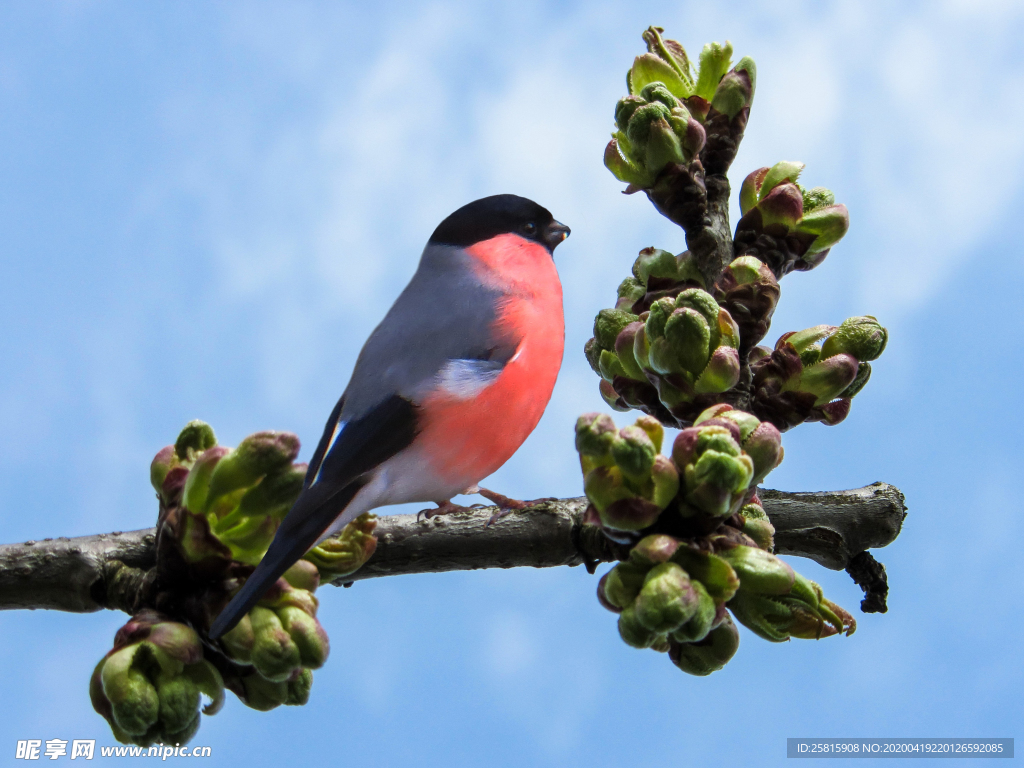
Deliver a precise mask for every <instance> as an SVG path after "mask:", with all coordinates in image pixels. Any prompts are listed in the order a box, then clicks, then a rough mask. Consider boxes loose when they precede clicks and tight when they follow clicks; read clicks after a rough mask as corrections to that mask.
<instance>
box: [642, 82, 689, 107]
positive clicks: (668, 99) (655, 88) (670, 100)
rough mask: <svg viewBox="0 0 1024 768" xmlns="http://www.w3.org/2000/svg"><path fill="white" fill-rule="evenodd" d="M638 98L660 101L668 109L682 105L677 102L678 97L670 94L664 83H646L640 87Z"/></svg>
mask: <svg viewBox="0 0 1024 768" xmlns="http://www.w3.org/2000/svg"><path fill="white" fill-rule="evenodd" d="M640 98H641V99H643V100H645V101H648V102H655V101H657V102H660V103H661V104H664V105H665V106H666V107H668V108H669V110H673V109H676V108H677V107H681V106H682V105H681V104H680V103H679V99H677V98H676V97H675V96H673V95H672V93H671V92H670V91H669V89H668V88H666V87H665V84H664V83H648V84H647V85H645V86H644V87H643V89H641V91H640Z"/></svg>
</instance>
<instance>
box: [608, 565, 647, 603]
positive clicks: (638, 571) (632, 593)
mask: <svg viewBox="0 0 1024 768" xmlns="http://www.w3.org/2000/svg"><path fill="white" fill-rule="evenodd" d="M646 572H647V569H646V567H641V566H637V565H635V564H633V563H619V564H618V565H616V566H615V567H614V568H612V569H611V570H610V571H608V573H606V574H605V576H604V578H603V579H602V581H603V582H604V597H605V599H606V600H607V601H608V602H609V603H611V604H612V605H614V606H615V607H617V608H618V609H620V610H623V609H625V608H628V607H629V606H630V605H632V604H633V601H634V600H636V596H637V595H639V594H640V588H641V587H642V586H643V583H644V575H645V574H646Z"/></svg>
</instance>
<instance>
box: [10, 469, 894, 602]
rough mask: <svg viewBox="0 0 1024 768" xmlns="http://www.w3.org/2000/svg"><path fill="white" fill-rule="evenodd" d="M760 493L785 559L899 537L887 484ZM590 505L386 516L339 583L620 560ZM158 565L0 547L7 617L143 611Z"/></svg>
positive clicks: (100, 541)
mask: <svg viewBox="0 0 1024 768" xmlns="http://www.w3.org/2000/svg"><path fill="white" fill-rule="evenodd" d="M759 495H760V497H761V499H762V501H763V502H764V508H765V511H766V512H767V513H768V516H769V517H770V518H771V521H772V524H773V525H774V526H775V529H776V531H777V533H776V549H777V551H778V552H779V553H780V554H789V555H798V556H800V557H810V558H812V559H814V560H816V561H817V562H819V563H821V564H822V565H825V566H826V567H828V568H833V569H837V570H838V569H842V568H845V567H846V566H847V565H848V564H849V562H850V560H851V558H853V557H854V556H855V555H857V554H858V553H860V552H862V551H864V550H866V549H868V548H873V547H884V546H886V545H887V544H889V543H891V542H892V541H893V540H894V539H895V538H896V536H898V535H899V532H900V527H901V525H902V523H903V518H904V516H905V511H904V510H905V507H904V506H903V494H901V493H900V492H899V490H897V489H896V488H894V487H893V486H891V485H887V484H885V483H875V484H874V485H870V486H867V487H866V488H858V489H855V490H851V491H836V492H831V493H784V492H782V491H770V490H762V491H760V492H759ZM585 508H586V499H583V498H578V499H562V500H559V501H554V502H546V503H543V504H539V505H537V506H535V507H531V508H530V509H528V510H524V511H522V512H513V513H512V514H509V515H508V516H506V517H504V518H502V519H500V520H498V521H497V522H496V523H494V524H493V525H490V526H488V525H487V521H488V520H489V519H490V517H491V514H492V513H493V512H494V508H493V507H485V508H483V509H477V510H471V511H468V512H461V513H456V514H452V515H441V516H438V517H434V518H432V519H430V520H417V519H416V516H415V515H390V516H386V517H381V518H380V521H379V523H378V526H377V537H378V546H377V551H376V553H375V554H374V556H373V557H372V558H371V559H370V561H369V562H368V563H366V565H364V566H363V567H362V569H360V570H359V571H358V572H357V573H355V574H353V575H352V576H348V577H345V578H344V579H339V580H338V583H342V582H352V581H357V580H360V579H372V578H376V577H379V576H397V575H400V574H407V573H438V572H442V571H464V570H474V569H477V568H515V567H518V566H533V567H535V568H547V567H551V566H556V565H569V566H574V565H581V564H584V563H586V564H591V565H592V564H594V563H597V562H608V561H611V560H614V559H615V553H614V550H613V547H612V545H610V544H609V542H608V541H607V540H606V539H605V538H604V536H603V535H602V534H601V533H600V532H599V531H598V530H596V529H595V528H593V527H592V526H584V525H582V523H581V518H582V516H583V512H584V510H585ZM154 565H155V555H154V530H153V529H152V528H149V529H146V530H141V531H129V532H126V533H108V534H100V535H98V536H82V537H80V538H75V539H67V538H59V539H46V540H44V541H38V542H36V541H28V542H25V543H24V544H6V545H2V546H0V609H13V608H29V609H36V608H47V609H52V610H60V611H73V612H78V613H85V612H89V611H96V610H99V609H100V608H111V609H116V610H122V611H125V612H127V613H133V612H135V611H136V610H138V609H139V608H140V607H142V605H140V603H141V602H142V596H143V595H145V594H146V593H147V589H146V587H147V586H148V580H149V579H151V578H152V568H153V566H154Z"/></svg>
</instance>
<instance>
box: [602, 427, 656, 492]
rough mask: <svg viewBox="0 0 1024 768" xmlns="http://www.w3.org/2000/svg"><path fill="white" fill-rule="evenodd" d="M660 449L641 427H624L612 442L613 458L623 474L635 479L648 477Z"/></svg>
mask: <svg viewBox="0 0 1024 768" xmlns="http://www.w3.org/2000/svg"><path fill="white" fill-rule="evenodd" d="M657 453H658V449H657V448H656V447H655V446H654V443H653V442H652V441H651V438H650V437H648V435H647V433H646V432H645V431H644V430H643V429H641V428H640V427H624V428H623V429H620V430H619V434H618V437H617V438H616V439H615V440H614V441H613V442H612V459H613V460H614V461H615V463H616V464H617V465H618V467H619V469H620V470H621V471H622V474H623V475H624V476H625V477H627V478H629V479H630V480H633V481H639V480H641V479H644V478H646V477H647V476H648V475H650V473H651V468H652V467H653V466H654V457H655V456H656V455H657Z"/></svg>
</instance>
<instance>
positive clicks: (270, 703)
mask: <svg viewBox="0 0 1024 768" xmlns="http://www.w3.org/2000/svg"><path fill="white" fill-rule="evenodd" d="M242 689H243V691H244V698H243V702H244V703H245V705H246V706H247V707H250V708H251V709H255V710H257V711H259V712H269V711H270V710H272V709H274V707H279V706H280V705H282V704H284V703H285V702H286V701H287V700H288V684H287V683H283V682H273V681H271V680H267V679H266V678H265V677H263V676H262V675H260V674H258V673H256V672H254V673H253V674H251V675H247V676H246V677H243V678H242Z"/></svg>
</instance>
